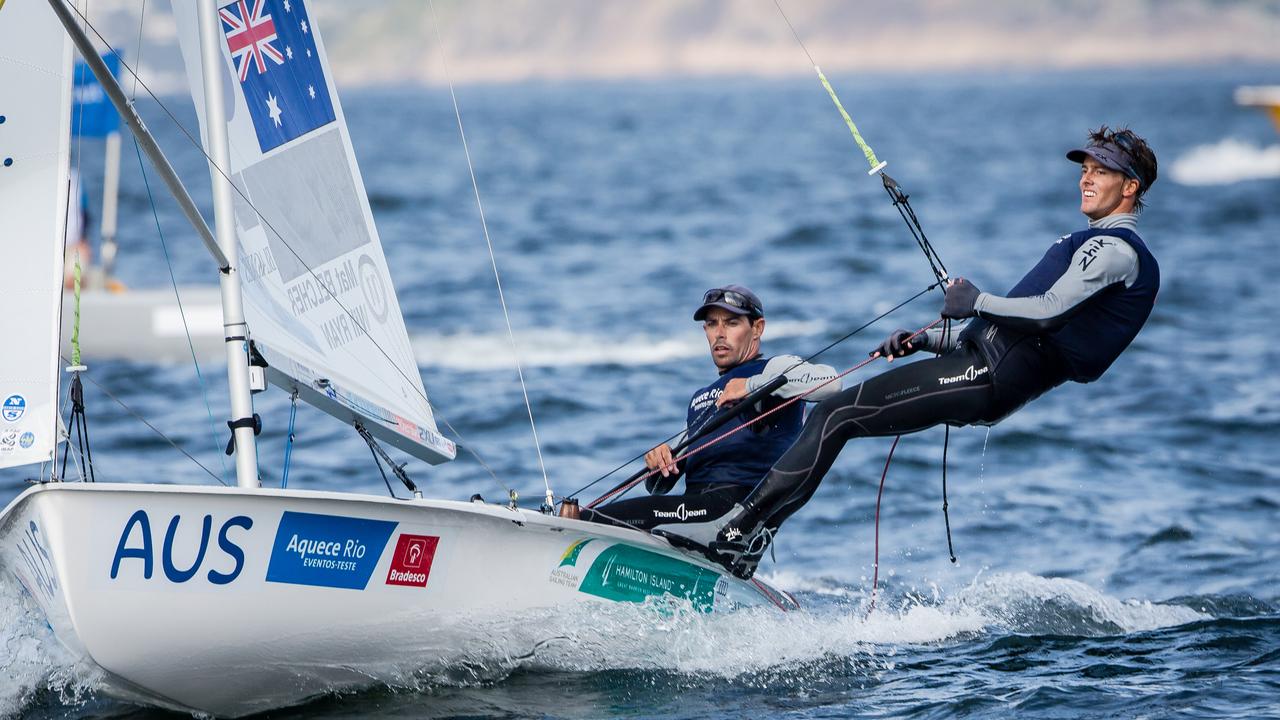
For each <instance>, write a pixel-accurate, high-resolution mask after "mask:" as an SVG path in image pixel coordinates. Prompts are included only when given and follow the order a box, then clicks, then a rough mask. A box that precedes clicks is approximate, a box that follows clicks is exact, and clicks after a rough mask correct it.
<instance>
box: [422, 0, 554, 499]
mask: <svg viewBox="0 0 1280 720" xmlns="http://www.w3.org/2000/svg"><path fill="white" fill-rule="evenodd" d="M431 20H432V22H433V23H434V25H435V33H436V46H437V47H438V48H440V63H441V66H442V67H443V68H444V76H445V80H446V81H447V82H448V83H449V99H450V100H452V101H453V115H454V117H455V118H457V121H458V135H459V136H460V137H461V138H462V152H463V154H464V155H465V156H466V158H467V172H468V173H470V175H471V189H472V191H473V192H474V193H475V198H476V208H477V209H478V210H479V212H480V227H481V229H482V230H483V231H484V242H485V245H486V246H487V247H488V248H489V264H490V265H491V266H492V267H493V281H494V283H495V284H496V285H497V286H498V301H499V302H500V303H501V305H502V317H503V319H504V320H506V323H507V338H508V339H509V340H510V341H511V353H512V355H513V356H514V357H515V361H516V375H517V376H518V377H519V378H520V392H521V394H522V395H523V396H524V409H525V410H526V411H527V412H528V414H529V429H530V430H531V431H532V433H533V447H534V450H536V451H537V454H538V468H539V469H540V470H542V484H543V486H544V487H545V488H546V497H545V500H544V501H543V511H544V512H550V511H551V510H552V505H553V504H554V501H555V497H554V495H553V494H552V493H551V481H550V480H549V479H548V478H547V465H546V463H545V462H544V461H543V459H542V443H541V442H539V440H538V425H537V423H535V422H534V421H533V406H532V405H531V404H530V403H529V388H528V386H527V385H526V384H525V381H524V368H523V367H522V365H521V363H520V349H519V347H518V346H517V345H516V335H515V332H514V331H513V330H512V329H511V315H510V313H509V312H507V298H506V294H505V293H503V291H502V277H501V276H500V275H499V273H498V260H497V257H496V256H495V255H494V252H493V241H492V239H491V238H490V237H489V223H488V222H487V221H486V220H485V215H484V203H483V202H481V200H480V184H479V183H478V182H477V181H476V169H475V166H474V165H473V164H472V162H471V148H470V146H469V145H468V143H467V133H466V131H465V130H464V129H463V127H462V111H461V110H460V109H459V107H458V96H457V95H456V94H455V93H454V91H453V78H452V77H450V75H449V60H448V58H447V57H446V56H445V52H444V40H443V38H442V37H441V35H440V19H439V18H438V17H437V16H436V4H435V0H432V1H431Z"/></svg>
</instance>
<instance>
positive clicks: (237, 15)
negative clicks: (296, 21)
mask: <svg viewBox="0 0 1280 720" xmlns="http://www.w3.org/2000/svg"><path fill="white" fill-rule="evenodd" d="M265 5H266V0H254V3H253V9H252V11H250V9H249V7H248V4H247V3H246V2H245V0H236V2H234V3H232V4H231V5H228V6H227V7H224V8H222V9H221V10H219V11H218V15H219V17H221V18H222V23H223V30H224V32H225V33H226V35H227V47H228V48H230V49H231V59H232V61H233V62H235V64H236V70H237V71H239V73H240V82H244V81H245V80H246V79H247V78H248V77H249V66H250V65H251V64H252V65H254V66H256V67H257V69H258V74H259V75H261V74H262V73H264V72H266V71H267V63H266V60H265V59H264V58H271V59H272V60H273V61H275V63H276V64H277V65H283V64H284V55H283V54H282V53H281V52H280V51H279V50H278V49H276V47H275V46H274V45H272V44H271V43H273V42H274V41H275V39H276V24H275V22H274V21H272V19H271V16H270V15H267V14H265V13H263V8H264V7H265Z"/></svg>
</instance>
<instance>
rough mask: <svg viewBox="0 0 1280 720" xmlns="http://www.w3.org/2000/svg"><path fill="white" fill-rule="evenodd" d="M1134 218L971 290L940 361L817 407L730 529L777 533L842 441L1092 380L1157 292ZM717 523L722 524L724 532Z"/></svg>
mask: <svg viewBox="0 0 1280 720" xmlns="http://www.w3.org/2000/svg"><path fill="white" fill-rule="evenodd" d="M1134 224H1135V223H1134V216H1133V215H1129V214H1124V215H1119V216H1109V217H1107V218H1103V219H1102V220H1101V221H1095V222H1094V223H1091V224H1090V226H1091V227H1090V229H1089V230H1086V231H1082V232H1079V233H1075V234H1073V235H1068V236H1065V237H1063V238H1061V239H1060V240H1058V242H1057V243H1055V244H1054V246H1052V247H1051V248H1050V249H1049V251H1048V252H1046V253H1045V256H1044V258H1043V259H1042V260H1041V261H1040V263H1039V264H1037V265H1036V267H1035V268H1033V269H1032V271H1031V272H1029V273H1028V274H1027V276H1026V277H1024V278H1023V280H1022V281H1021V282H1019V283H1018V285H1017V286H1015V287H1014V288H1013V290H1011V291H1010V292H1009V296H1008V297H997V296H991V295H986V294H985V293H984V294H982V295H980V296H979V299H978V302H977V303H976V305H975V308H976V310H977V312H978V318H977V319H975V320H972V321H970V322H969V323H968V325H967V326H966V327H965V328H964V330H963V331H962V332H961V333H960V334H959V337H958V339H957V342H956V343H955V344H954V345H952V344H951V343H949V342H947V341H948V340H949V338H945V337H942V336H940V335H938V334H933V335H931V336H930V338H929V339H930V345H931V346H933V347H934V349H935V350H939V351H942V352H943V353H944V354H942V355H941V356H940V357H936V358H932V359H928V360H921V361H918V362H911V363H907V364H904V365H899V366H897V367H895V368H893V369H891V370H889V371H887V372H885V373H882V374H881V375H878V376H876V377H874V378H871V379H870V380H867V381H866V382H864V383H862V384H860V385H857V386H854V387H851V388H849V389H847V390H845V391H843V392H841V393H839V394H838V395H836V396H835V397H832V398H830V399H828V400H825V401H823V402H821V403H819V404H818V406H817V407H815V408H814V409H813V411H812V412H811V413H810V415H809V419H808V421H807V422H806V423H805V427H804V431H803V432H802V433H801V434H800V437H799V439H798V440H797V441H796V443H795V445H793V446H792V447H791V448H790V449H789V450H788V451H787V452H786V453H785V454H784V455H783V456H782V457H781V458H780V459H779V460H778V462H777V463H776V464H775V465H774V466H773V468H772V469H771V470H770V471H769V473H768V474H767V475H766V476H765V477H764V479H763V480H761V482H760V484H759V485H758V486H757V487H756V489H755V490H754V491H752V493H751V495H750V496H748V497H747V498H746V499H745V500H744V501H743V503H742V504H743V507H744V509H745V511H744V512H743V513H742V514H740V515H739V516H737V517H735V518H733V519H731V520H730V521H729V522H730V527H731V528H738V529H739V530H740V531H741V534H742V536H747V535H750V534H751V532H752V530H753V529H754V528H756V527H759V526H761V525H763V526H765V527H767V528H769V529H770V530H775V529H777V527H778V526H779V525H781V524H782V522H783V521H784V520H785V519H786V518H787V517H789V516H790V515H791V513H793V512H795V511H796V510H797V509H799V508H800V507H801V506H802V505H804V504H805V502H807V501H808V500H809V498H810V497H811V496H812V495H813V493H814V491H815V490H817V488H818V484H819V483H820V482H821V480H822V478H823V476H824V475H826V473H827V471H828V470H829V469H830V468H831V465H832V463H834V462H835V459H836V456H837V455H839V453H840V450H841V448H843V447H844V444H845V443H846V442H847V441H848V440H850V439H852V438H855V437H865V436H885V435H901V434H905V433H912V432H917V431H919V430H924V429H925V428H929V427H932V426H934V425H938V424H940V423H947V424H950V425H970V424H976V423H980V424H991V423H995V422H997V421H999V420H1001V419H1002V418H1004V417H1006V416H1008V415H1009V414H1010V413H1012V412H1013V411H1015V410H1017V409H1018V408H1019V407H1021V406H1022V405H1024V404H1026V403H1027V402H1029V401H1031V400H1033V399H1035V398H1037V397H1039V396H1040V395H1042V394H1043V393H1044V392H1045V391H1047V390H1049V389H1051V388H1053V387H1056V386H1057V385H1060V384H1062V383H1063V382H1066V381H1067V380H1074V381H1077V382H1090V381H1092V380H1095V379H1097V378H1098V377H1099V376H1101V375H1102V373H1103V372H1104V371H1105V370H1106V369H1107V367H1109V366H1110V365H1111V363H1112V362H1114V361H1115V359H1116V357H1118V356H1119V354H1120V353H1121V352H1122V351H1123V350H1124V348H1125V347H1127V346H1128V344H1129V343H1130V342H1131V341H1132V340H1133V338H1134V336H1136V335H1137V332H1138V330H1139V329H1141V327H1142V325H1143V324H1144V323H1145V322H1146V319H1147V317H1148V315H1149V314H1150V312H1151V308H1152V306H1153V304H1154V302H1155V295H1156V291H1157V290H1158V288H1159V283H1160V277H1159V269H1158V266H1157V264H1156V261H1155V258H1154V257H1152V256H1151V254H1150V252H1148V251H1147V248H1146V246H1145V244H1143V242H1142V240H1141V239H1139V238H1138V236H1137V235H1136V233H1134V232H1133V227H1134ZM724 534H725V531H722V537H723V536H724Z"/></svg>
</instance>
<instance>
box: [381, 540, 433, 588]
mask: <svg viewBox="0 0 1280 720" xmlns="http://www.w3.org/2000/svg"><path fill="white" fill-rule="evenodd" d="M439 543H440V538H439V537H437V536H434V535H410V534H408V533H401V535H400V539H399V540H397V541H396V552H395V554H394V555H392V556H391V568H390V569H389V570H387V584H388V585H407V586H409V587H426V586H427V577H428V576H430V575H431V563H432V561H434V560H435V559H436V545H438V544H439Z"/></svg>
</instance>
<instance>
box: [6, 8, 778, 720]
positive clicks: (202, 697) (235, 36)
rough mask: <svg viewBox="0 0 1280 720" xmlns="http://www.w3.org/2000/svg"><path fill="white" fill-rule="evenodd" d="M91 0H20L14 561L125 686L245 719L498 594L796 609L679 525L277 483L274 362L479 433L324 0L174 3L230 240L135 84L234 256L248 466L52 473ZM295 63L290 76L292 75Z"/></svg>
mask: <svg viewBox="0 0 1280 720" xmlns="http://www.w3.org/2000/svg"><path fill="white" fill-rule="evenodd" d="M84 4H85V3H84V2H83V0H81V5H80V7H79V8H77V7H74V6H72V5H71V0H49V1H48V4H47V5H46V3H43V2H38V1H37V0H9V2H7V3H5V4H3V5H0V47H4V48H5V52H4V57H0V86H3V87H4V88H6V92H8V91H9V89H12V90H13V91H14V92H15V93H17V94H18V96H20V97H22V98H23V103H22V104H20V105H18V106H16V107H14V108H13V109H12V110H9V111H8V117H7V118H6V119H5V122H4V124H0V156H6V155H5V153H11V154H12V155H13V160H14V162H12V163H10V164H6V165H5V166H4V167H0V222H3V223H4V232H2V233H0V242H2V243H3V247H0V250H2V251H3V252H4V254H5V257H6V259H7V260H6V261H7V262H9V263H11V265H10V267H12V273H11V276H10V279H9V282H8V283H7V284H6V285H5V287H4V289H3V293H4V297H5V300H6V304H7V306H8V312H7V313H5V314H4V316H3V317H4V320H3V321H2V322H3V323H4V329H3V331H4V334H5V336H6V337H23V338H27V339H28V340H27V341H26V342H24V343H22V344H21V345H20V346H18V347H10V348H9V351H8V352H6V353H4V354H3V355H0V467H9V466H17V465H29V464H36V465H38V466H39V467H40V468H41V481H40V482H39V483H38V484H35V485H33V486H32V487H31V488H29V489H28V490H27V491H25V492H24V493H22V494H21V495H20V496H19V497H18V498H16V499H15V500H14V501H13V502H11V503H10V504H9V505H8V507H6V508H5V509H4V510H3V512H2V513H0V573H2V574H3V576H4V577H6V578H8V577H12V578H15V579H16V580H17V582H18V583H19V584H20V585H21V587H22V588H24V589H25V590H26V592H27V594H28V595H29V596H30V599H31V600H32V604H33V606H34V607H36V608H38V609H39V611H40V612H42V613H43V614H44V616H45V618H47V620H48V623H49V626H50V627H51V628H52V630H53V632H54V633H55V635H56V636H57V638H58V639H59V641H60V642H61V643H62V644H63V645H65V646H66V647H67V648H68V649H70V650H71V651H72V652H73V653H74V654H75V655H76V657H77V658H78V659H79V661H80V662H81V663H83V664H84V665H85V666H88V667H92V668H97V669H98V671H99V672H100V673H101V677H102V683H103V685H102V689H103V691H104V692H106V693H108V694H113V695H117V696H120V697H123V698H126V699H130V700H134V701H137V702H142V703H148V704H153V705H157V706H161V707H166V708H171V709H175V710H183V711H189V712H198V713H207V714H213V715H226V716H238V715H244V714H249V713H253V712H258V711H263V710H268V709H271V708H275V707H281V706H285V705H290V704H294V703H298V702H301V701H303V700H305V699H307V698H309V697H313V696H315V695H317V694H320V693H325V692H332V691H337V690H343V689H349V688H355V687H360V686H366V685H369V684H371V683H376V682H378V681H379V680H381V679H384V678H385V677H386V673H387V671H388V667H389V665H392V664H403V663H404V662H405V658H413V657H421V658H423V661H424V662H426V661H428V660H430V659H433V658H436V657H439V656H440V655H441V653H440V652H439V649H440V648H448V647H454V646H457V645H458V644H459V643H463V642H465V641H467V640H468V639H475V638H468V633H474V632H476V631H475V630H474V628H476V627H477V625H476V623H475V620H476V619H477V618H486V617H488V618H492V617H497V616H513V617H521V616H525V615H527V614H529V613H535V612H545V611H547V610H548V609H555V608H564V607H571V606H579V605H582V604H584V603H651V604H656V605H659V606H660V608H665V609H666V611H668V612H669V611H671V609H672V608H673V607H674V608H685V609H688V610H692V611H697V612H712V611H716V612H719V611H724V610H732V609H736V608H740V607H764V608H772V609H778V610H784V611H785V610H790V609H794V608H796V603H795V601H794V599H792V598H791V597H790V596H788V595H787V594H786V593H783V592H781V591H779V590H777V589H775V588H772V587H770V586H769V585H768V584H766V583H764V582H762V581H759V580H752V581H743V580H739V579H737V578H734V577H732V576H729V575H727V574H725V573H724V572H723V571H722V570H721V569H720V568H719V567H717V566H714V565H712V564H709V563H708V562H706V561H705V560H703V559H702V558H700V557H697V556H694V555H691V554H688V553H685V552H683V551H681V550H678V549H676V548H674V547H673V546H671V545H670V544H669V543H668V542H667V541H666V540H663V539H660V538H656V537H653V536H650V535H648V534H644V533H640V532H637V531H633V530H629V529H625V528H613V527H606V526H601V525H594V524H590V523H585V522H581V521H578V520H574V519H567V518H561V517H558V516H554V515H551V514H548V513H546V512H542V511H535V510H525V509H520V508H518V507H516V506H515V502H514V500H513V501H512V502H511V503H510V504H507V505H493V504H486V503H484V502H482V501H477V502H454V501H446V500H428V499H423V498H422V497H421V494H420V493H414V497H413V498H411V499H407V500H406V499H397V498H389V497H377V496H367V495H359V494H354V493H336V492H313V491H306V490H298V489H292V488H291V489H274V488H263V487H261V486H260V480H259V477H258V473H257V463H256V447H255V441H254V435H255V428H254V426H255V425H256V421H257V419H256V416H255V415H254V414H253V408H252V399H251V390H252V391H263V390H265V389H266V388H265V383H263V382H262V376H263V375H265V377H266V379H267V380H269V381H270V382H271V383H272V384H274V385H276V386H278V387H280V388H282V389H283V390H284V391H285V392H288V393H291V394H293V393H296V395H297V397H298V398H299V399H301V400H303V401H305V402H309V403H311V404H313V405H315V406H316V407H318V408H320V409H322V410H324V411H325V412H327V413H329V414H331V415H333V416H334V417H336V418H338V419H339V420H341V421H343V422H346V423H350V424H352V425H353V426H354V427H355V428H356V429H357V430H358V431H359V432H360V434H361V435H362V437H364V438H365V439H366V440H367V441H369V442H370V446H371V448H376V447H377V446H376V441H379V440H380V441H382V442H386V443H388V444H391V445H394V446H396V447H397V448H399V449H400V450H402V451H404V452H406V453H408V454H410V455H412V456H414V457H415V458H418V459H420V460H423V461H425V462H427V463H432V464H434V463H440V462H446V461H448V460H451V459H453V457H454V455H455V453H456V448H455V446H454V443H453V442H452V441H450V440H448V439H446V438H445V437H443V436H442V435H441V434H440V433H439V432H438V431H437V428H436V423H435V420H434V417H433V414H432V411H431V407H430V405H429V404H428V401H427V396H426V393H425V390H424V388H423V385H422V381H421V377H420V375H419V372H418V369H417V365H416V362H415V360H414V356H413V351H412V348H411V347H410V344H409V340H408V337H407V334H406V332H405V328H404V321H403V318H402V317H401V315H400V310H399V306H398V303H397V300H396V296H395V292H394V289H393V287H392V284H391V280H390V276H389V274H388V272H387V267H386V259H385V257H384V255H383V252H382V247H381V243H380V241H379V239H378V235H377V230H376V227H375V226H374V223H373V218H372V214H371V212H370V210H369V205H368V200H367V198H366V196H365V191H364V184H363V181H362V179H361V177H360V173H359V170H358V167H357V166H356V163H355V158H354V154H353V151H352V148H351V143H350V138H349V137H348V134H347V128H346V124H345V121H344V119H343V114H342V108H341V105H340V104H339V102H338V98H337V95H336V94H335V92H334V89H333V87H332V85H331V83H329V82H328V72H327V64H326V60H325V53H324V46H323V43H322V41H321V39H320V35H319V32H318V30H317V29H316V28H315V27H314V25H313V24H311V22H310V18H309V17H308V15H307V8H306V3H305V2H304V0H287V1H286V0H258V1H257V2H253V3H248V2H244V1H243V0H237V2H233V3H231V4H230V5H226V4H225V3H223V5H224V6H223V7H222V8H219V7H217V6H216V5H215V2H214V0H201V1H200V2H199V3H190V2H185V1H184V2H175V3H174V14H175V18H176V21H177V25H178V32H179V36H180V38H181V41H182V47H183V53H184V58H185V61H186V65H187V71H188V76H189V80H190V82H191V86H192V88H193V90H192V94H193V97H194V98H195V101H196V105H197V115H198V116H199V117H200V119H201V135H202V140H203V144H204V148H205V150H206V151H207V153H208V155H209V157H210V158H211V160H210V173H211V177H212V178H213V181H214V182H213V185H214V194H215V203H214V205H215V211H216V214H215V218H216V221H217V222H216V229H217V242H216V244H215V243H214V242H213V233H212V232H211V231H210V230H209V229H208V228H207V226H205V225H204V221H203V219H202V218H200V216H199V213H198V212H197V211H195V209H194V207H195V206H194V204H193V203H191V202H190V198H189V197H187V196H186V193H185V190H183V189H182V187H181V183H180V182H179V181H178V180H177V177H176V175H174V174H172V170H171V169H169V170H168V172H166V168H167V167H168V166H167V162H166V161H165V160H164V159H163V156H162V155H161V154H160V153H159V150H158V148H156V147H155V146H154V141H153V140H152V139H151V138H150V135H149V134H147V133H146V132H145V130H144V129H142V128H141V127H140V125H139V124H137V123H136V122H135V120H136V119H135V118H133V117H129V115H130V111H128V110H127V108H126V107H125V105H126V102H127V101H125V99H124V96H123V94H118V95H113V102H116V103H117V106H118V107H120V108H121V110H122V112H124V113H125V114H126V118H125V119H126V122H129V123H130V125H131V129H133V130H134V132H135V134H137V135H138V140H139V142H140V144H141V146H142V147H143V150H144V152H146V153H147V154H148V156H149V157H151V158H152V160H153V163H155V164H156V167H157V170H158V171H160V174H161V175H162V176H163V177H164V179H165V181H166V183H168V185H169V187H170V190H171V191H172V192H173V193H174V195H175V198H176V199H177V200H178V202H179V205H180V206H181V207H182V208H183V210H184V212H185V213H186V214H187V216H188V218H189V219H191V221H192V223H193V227H194V228H195V229H196V234H197V235H198V236H199V237H201V239H203V240H204V241H205V243H206V247H208V249H209V251H210V253H211V254H212V255H213V257H214V259H215V262H216V265H217V266H218V268H219V269H220V270H221V271H220V272H219V273H218V276H219V279H220V282H221V283H222V286H221V299H222V303H221V313H222V318H223V319H222V321H221V322H220V323H219V324H220V325H225V327H226V328H227V330H226V338H225V339H224V340H223V344H224V347H225V348H226V349H225V357H226V358H227V364H228V377H229V385H230V390H231V408H232V414H233V421H234V422H233V423H232V424H233V428H234V430H233V444H232V447H233V448H234V454H235V462H236V478H237V486H236V487H219V486H199V485H193V484H191V483H193V482H196V481H198V480H199V479H200V478H199V477H198V476H197V475H196V474H195V473H194V472H193V474H192V476H191V477H190V478H172V480H175V481H179V484H149V483H147V484H144V483H139V482H136V481H138V480H146V479H149V478H98V479H99V480H112V481H115V480H124V481H133V482H118V483H117V482H95V483H89V482H67V479H66V478H58V477H55V476H54V469H55V468H56V464H55V463H54V460H55V459H56V455H57V452H56V451H57V448H58V444H59V442H68V443H70V442H71V441H72V440H73V439H74V438H69V437H68V436H67V434H66V431H65V430H62V429H60V428H61V426H60V423H59V419H58V407H59V390H60V385H61V383H62V378H63V377H64V376H63V375H62V373H61V363H60V362H59V359H58V345H59V340H58V334H59V333H58V328H59V324H58V316H59V305H60V303H61V301H62V270H63V242H64V240H63V238H64V236H65V224H66V220H65V218H66V212H65V208H66V202H67V178H68V157H69V152H68V137H69V133H68V128H67V118H68V117H69V114H68V112H67V107H68V102H69V97H70V68H71V58H72V46H71V43H72V39H74V42H75V43H76V45H77V46H78V47H79V48H81V52H82V53H89V54H92V48H91V47H90V45H89V41H88V39H87V38H86V37H84V35H83V33H82V32H81V30H80V26H79V23H80V20H79V19H78V13H79V12H82V11H83V5H84ZM197 5H198V11H197ZM50 8H52V11H51V10H50ZM64 28H65V30H64ZM69 38H71V39H69ZM9 58H21V62H14V61H12V60H10V59H9ZM273 68H274V69H277V71H278V72H284V73H285V74H284V75H283V76H276V77H277V79H275V80H273V79H272V76H270V75H269V71H270V70H272V69H273ZM100 71H104V70H103V69H102V68H99V67H97V66H95V73H99V72H100ZM279 77H284V78H285V79H287V80H288V82H287V83H282V82H280V81H279V79H278V78H279ZM100 79H103V82H104V83H105V84H107V85H108V90H109V92H111V91H114V92H115V93H119V89H118V87H115V86H113V85H111V84H110V83H108V81H107V80H106V79H105V78H101V75H100ZM286 85H287V86H286ZM224 105H225V106H224ZM6 148H22V149H23V150H22V152H21V153H18V151H16V150H6ZM232 182H234V183H235V187H234V188H233V186H232ZM18 237H21V238H22V239H21V240H18V239H16V238H18ZM229 259H234V262H229V261H228V260H229ZM242 303H243V304H242ZM63 314H65V311H64V313H63ZM187 320H188V324H190V321H191V318H190V317H189V318H188V319H187ZM140 321H141V320H140ZM88 324H89V323H88V321H87V319H86V321H85V322H84V323H83V324H82V332H85V331H86V328H87V326H88ZM250 332H251V333H252V334H251V335H250ZM250 338H252V343H253V348H255V350H256V351H255V352H253V353H251V352H250V342H249V340H250ZM251 355H252V358H251ZM263 360H265V364H266V367H265V368H264V367H263V362H262V361H263ZM264 369H265V373H263V372H261V371H262V370H264ZM68 370H75V369H74V368H69V369H68ZM81 370H82V369H81ZM174 400H175V401H178V400H180V399H179V398H174ZM191 401H192V402H198V400H197V398H195V397H192V398H191ZM75 455H76V453H74V452H73V453H72V456H73V457H74V456H75ZM372 471H373V468H370V472H372ZM411 489H412V488H411ZM549 499H550V487H549V485H548V500H549ZM548 510H549V508H548ZM531 650H532V648H531ZM410 671H411V669H410Z"/></svg>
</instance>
